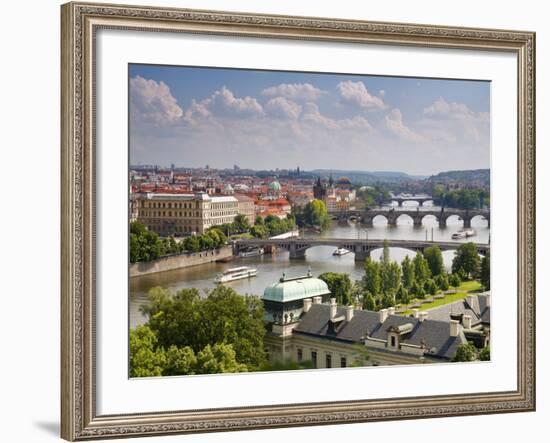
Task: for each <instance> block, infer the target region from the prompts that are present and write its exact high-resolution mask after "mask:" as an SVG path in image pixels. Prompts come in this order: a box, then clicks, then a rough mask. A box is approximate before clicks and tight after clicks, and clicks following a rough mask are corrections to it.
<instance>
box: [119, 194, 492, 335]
mask: <svg viewBox="0 0 550 443" xmlns="http://www.w3.org/2000/svg"><path fill="white" fill-rule="evenodd" d="M407 206H408V205H407V204H406V203H405V204H404V208H403V209H407ZM425 206H426V208H425V209H437V208H434V207H429V206H428V205H425ZM396 209H397V208H396ZM409 209H410V208H409ZM461 226H462V221H459V220H458V218H457V217H450V218H449V220H448V222H447V227H446V228H444V229H440V228H439V226H438V223H437V222H436V220H435V218H432V217H426V218H425V219H424V224H423V225H422V226H421V227H414V226H413V221H412V220H411V219H410V218H408V217H405V216H403V217H401V218H400V219H399V220H398V221H397V226H391V227H390V226H388V225H387V224H386V222H385V221H384V219H382V218H381V217H378V218H376V219H375V220H374V223H373V226H372V227H369V228H368V229H367V231H365V228H366V227H365V226H363V225H359V224H356V223H346V224H341V223H338V222H333V224H332V225H331V226H330V227H329V228H328V229H327V230H325V231H324V232H323V233H322V234H320V236H322V237H327V238H366V237H367V235H368V238H369V239H385V238H387V239H392V238H393V239H402V240H425V239H426V238H428V240H432V238H433V240H445V241H449V240H451V235H452V234H453V233H454V232H456V231H457V230H458V229H460V227H461ZM472 228H474V229H475V230H476V232H477V235H476V236H475V237H472V238H470V239H463V240H455V241H457V242H461V241H462V242H466V241H474V242H477V243H487V242H488V241H489V228H488V226H487V222H486V221H485V220H482V219H480V218H479V217H477V218H475V219H473V220H472ZM432 236H433V237H432ZM333 251H334V248H333V247H331V246H316V247H314V248H310V249H308V250H307V252H306V258H305V259H302V260H300V259H298V260H292V261H290V260H289V259H288V252H284V251H280V252H277V253H276V254H266V255H264V256H261V257H249V258H237V259H235V260H233V261H232V262H230V263H209V264H205V265H199V266H194V267H191V268H185V269H177V270H174V271H167V272H161V273H157V274H150V275H144V276H141V277H133V278H131V279H130V326H131V327H132V328H133V327H135V326H137V325H139V324H142V323H144V322H145V321H146V319H145V318H144V317H143V316H142V315H141V313H140V312H139V307H140V306H141V305H142V304H143V303H145V302H146V301H147V292H148V291H149V289H151V288H153V287H155V286H162V287H165V288H168V289H169V290H171V291H177V290H179V289H182V288H197V289H199V290H201V291H202V290H206V289H211V288H214V287H215V284H214V278H215V276H216V274H218V273H220V272H223V270H225V269H227V268H232V267H236V266H242V265H247V266H253V267H255V268H257V269H258V276H257V277H254V278H251V279H244V280H237V281H234V282H231V283H229V284H228V285H229V286H231V287H232V288H234V289H235V290H236V291H237V292H239V293H241V294H254V295H261V294H262V293H263V291H264V289H265V288H266V286H268V285H270V284H272V283H274V282H276V281H278V280H279V278H281V276H282V274H283V272H285V273H286V275H287V276H299V275H304V274H306V273H307V271H308V268H311V270H312V272H313V274H314V275H315V276H317V275H319V274H321V273H323V272H327V271H333V272H347V273H348V274H350V276H351V278H352V280H358V279H360V278H361V277H362V275H363V265H362V263H359V262H355V260H354V256H353V254H347V255H344V256H340V257H337V256H333V255H332V252H333ZM381 254H382V250H381V249H379V250H375V251H373V252H372V254H371V257H372V258H373V259H375V260H376V259H379V258H380V256H381ZM406 255H409V256H410V257H413V256H414V252H412V251H408V250H406V249H400V248H390V258H391V259H392V260H397V261H399V262H401V260H403V259H404V258H405V256H406ZM453 256H454V252H453V251H446V252H443V260H444V262H445V266H446V267H447V268H448V269H450V267H451V263H452V259H453Z"/></svg>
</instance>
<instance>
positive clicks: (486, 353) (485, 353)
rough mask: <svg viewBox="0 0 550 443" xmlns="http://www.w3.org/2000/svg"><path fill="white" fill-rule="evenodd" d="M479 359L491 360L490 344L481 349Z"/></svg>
mask: <svg viewBox="0 0 550 443" xmlns="http://www.w3.org/2000/svg"><path fill="white" fill-rule="evenodd" d="M479 359H480V360H481V361H491V348H490V347H489V346H485V347H484V348H483V349H482V350H481V351H479Z"/></svg>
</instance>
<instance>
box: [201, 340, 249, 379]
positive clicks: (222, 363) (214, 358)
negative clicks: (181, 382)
mask: <svg viewBox="0 0 550 443" xmlns="http://www.w3.org/2000/svg"><path fill="white" fill-rule="evenodd" d="M196 365H197V368H200V374H220V373H226V372H246V371H247V366H246V365H245V364H243V363H239V362H238V361H237V359H236V353H235V351H234V350H233V346H232V345H230V344H225V343H216V344H215V345H206V346H205V348H204V349H202V350H201V351H200V352H199V353H198V354H197V364H196Z"/></svg>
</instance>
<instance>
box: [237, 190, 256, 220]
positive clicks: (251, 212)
mask: <svg viewBox="0 0 550 443" xmlns="http://www.w3.org/2000/svg"><path fill="white" fill-rule="evenodd" d="M233 197H235V198H236V199H237V212H238V213H239V214H242V215H244V216H245V217H246V219H247V220H248V223H249V224H250V226H252V225H253V224H254V222H255V219H256V211H255V207H254V199H253V198H250V197H248V196H247V195H244V194H233Z"/></svg>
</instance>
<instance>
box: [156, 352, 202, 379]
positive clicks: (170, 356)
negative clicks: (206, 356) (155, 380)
mask: <svg viewBox="0 0 550 443" xmlns="http://www.w3.org/2000/svg"><path fill="white" fill-rule="evenodd" d="M165 355H166V363H165V366H164V369H163V371H162V375H193V374H196V373H197V372H196V371H197V357H196V356H195V353H194V352H193V349H191V348H190V347H189V346H184V347H182V348H178V347H177V346H174V345H172V346H170V347H169V348H168V349H167V350H166V354H165Z"/></svg>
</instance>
